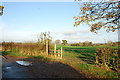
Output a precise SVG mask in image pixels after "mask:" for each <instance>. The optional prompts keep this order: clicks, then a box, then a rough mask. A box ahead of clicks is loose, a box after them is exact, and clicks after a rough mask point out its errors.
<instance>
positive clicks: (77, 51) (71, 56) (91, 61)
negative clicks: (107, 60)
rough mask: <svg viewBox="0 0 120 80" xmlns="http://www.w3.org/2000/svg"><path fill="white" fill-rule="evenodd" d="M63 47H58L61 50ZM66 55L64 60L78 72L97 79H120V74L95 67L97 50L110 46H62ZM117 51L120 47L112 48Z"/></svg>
mask: <svg viewBox="0 0 120 80" xmlns="http://www.w3.org/2000/svg"><path fill="white" fill-rule="evenodd" d="M60 47H61V46H57V48H60ZM62 47H63V50H64V53H63V59H64V61H66V62H68V64H70V65H71V66H73V67H75V68H76V69H78V70H82V71H83V73H85V74H89V75H90V76H92V77H97V78H118V77H119V78H120V76H119V75H120V73H118V72H115V71H112V70H107V69H105V68H104V67H103V68H100V67H97V66H96V65H95V53H96V48H102V47H108V46H94V47H92V46H90V47H80V46H62ZM111 48H113V49H117V48H118V47H111Z"/></svg>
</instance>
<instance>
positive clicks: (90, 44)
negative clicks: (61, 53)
mask: <svg viewBox="0 0 120 80" xmlns="http://www.w3.org/2000/svg"><path fill="white" fill-rule="evenodd" d="M92 45H93V44H92V42H89V41H85V42H80V43H72V44H71V46H92Z"/></svg>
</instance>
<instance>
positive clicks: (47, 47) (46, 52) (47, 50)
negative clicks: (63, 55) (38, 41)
mask: <svg viewBox="0 0 120 80" xmlns="http://www.w3.org/2000/svg"><path fill="white" fill-rule="evenodd" d="M46 54H47V55H48V40H46Z"/></svg>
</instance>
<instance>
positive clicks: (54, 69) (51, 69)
mask: <svg viewBox="0 0 120 80" xmlns="http://www.w3.org/2000/svg"><path fill="white" fill-rule="evenodd" d="M6 58H7V61H8V62H6V61H4V62H3V63H5V62H6V64H3V69H2V71H3V76H2V77H3V78H84V76H83V75H82V74H80V73H79V72H78V71H76V70H75V69H73V68H72V67H70V66H68V65H66V64H62V63H60V62H50V61H41V60H37V59H32V58H26V57H15V56H6ZM20 59H22V60H25V61H31V62H32V63H33V64H32V66H28V67H26V66H21V65H19V64H17V63H16V62H15V61H16V60H20Z"/></svg>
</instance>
